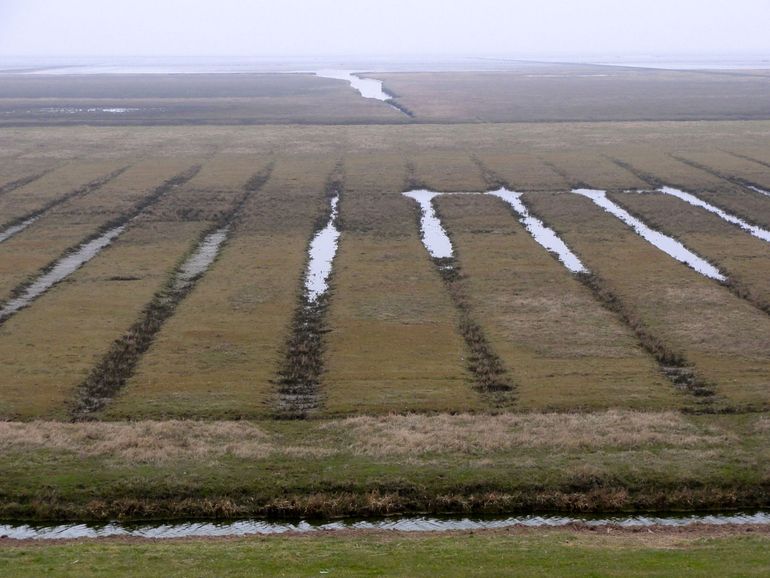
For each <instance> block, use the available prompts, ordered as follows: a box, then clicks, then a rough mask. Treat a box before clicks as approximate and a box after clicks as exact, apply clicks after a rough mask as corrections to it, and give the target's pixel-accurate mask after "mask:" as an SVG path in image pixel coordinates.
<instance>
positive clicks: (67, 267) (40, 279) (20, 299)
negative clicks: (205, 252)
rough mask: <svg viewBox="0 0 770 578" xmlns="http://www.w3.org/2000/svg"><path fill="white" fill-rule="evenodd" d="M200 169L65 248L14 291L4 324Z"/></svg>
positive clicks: (0, 315) (0, 311)
mask: <svg viewBox="0 0 770 578" xmlns="http://www.w3.org/2000/svg"><path fill="white" fill-rule="evenodd" d="M199 170H200V165H196V166H193V167H192V168H190V169H188V170H187V171H185V172H183V173H180V174H179V175H177V176H175V177H173V178H171V179H169V180H168V181H166V182H165V183H164V184H163V185H161V186H160V187H158V188H157V189H155V190H154V191H153V192H152V194H150V195H148V196H147V197H145V198H144V199H142V200H141V201H140V202H139V203H137V204H136V205H135V206H134V207H133V208H132V209H131V210H130V211H129V212H127V213H125V214H123V215H121V216H120V217H118V218H116V219H114V220H113V221H112V222H111V223H108V224H106V225H103V226H102V227H100V230H99V231H98V232H97V233H95V234H93V235H91V236H90V237H89V238H87V239H85V240H83V241H81V242H80V243H79V244H78V245H77V246H75V247H72V248H70V249H68V250H67V251H65V252H64V254H63V255H62V256H61V257H59V258H58V259H56V260H55V261H53V262H52V263H51V264H49V265H48V266H47V267H45V268H44V269H43V271H42V272H41V273H40V275H38V276H37V277H36V278H34V279H33V280H31V281H29V282H26V283H23V284H22V285H20V286H18V287H17V288H16V289H15V290H14V291H13V297H12V298H11V299H10V300H9V301H7V302H6V303H4V304H3V305H2V306H1V307H0V324H2V323H5V322H6V321H7V320H8V318H9V317H11V316H12V315H13V314H15V313H16V312H18V311H19V310H21V309H23V308H24V307H27V306H28V305H30V304H31V303H32V301H34V300H35V299H37V298H38V297H39V296H40V295H42V294H43V293H45V292H46V291H48V290H49V289H50V288H51V287H53V286H54V285H55V284H56V283H59V282H60V281H62V280H64V279H66V278H67V277H68V276H69V275H71V274H72V273H73V272H75V271H76V270H77V269H79V268H80V267H82V266H83V265H84V264H85V263H87V262H88V261H90V260H91V259H93V258H94V257H95V256H96V255H98V254H99V252H101V251H102V250H103V249H104V248H105V247H107V246H108V245H109V244H110V243H112V242H113V241H114V240H115V239H116V238H117V237H118V236H119V235H120V234H122V233H123V231H125V229H126V227H127V226H129V225H130V224H131V222H132V221H134V220H135V219H136V218H137V217H138V216H139V215H140V214H141V213H142V212H143V211H144V210H145V209H147V208H148V207H150V206H151V205H152V204H154V203H156V202H158V201H159V200H160V199H161V198H162V197H163V196H164V195H165V194H166V193H168V191H170V190H172V189H173V188H175V187H178V186H181V185H182V184H184V183H185V182H187V181H189V180H190V179H192V178H193V177H194V176H195V175H196V174H197V173H198V171H199Z"/></svg>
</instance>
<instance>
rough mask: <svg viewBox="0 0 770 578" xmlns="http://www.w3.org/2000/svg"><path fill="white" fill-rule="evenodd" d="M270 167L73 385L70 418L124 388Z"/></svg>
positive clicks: (86, 414)
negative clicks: (126, 328) (133, 320)
mask: <svg viewBox="0 0 770 578" xmlns="http://www.w3.org/2000/svg"><path fill="white" fill-rule="evenodd" d="M271 170H272V166H270V167H268V168H267V169H266V170H264V171H262V172H260V173H258V174H257V175H255V176H254V177H253V178H252V179H250V180H249V182H248V183H247V184H246V185H245V187H244V192H243V194H242V195H241V197H240V199H239V200H238V202H237V203H236V204H235V205H234V206H233V207H232V208H231V209H230V210H229V211H228V212H227V213H226V214H225V215H223V216H222V217H221V219H220V220H219V222H217V223H216V224H215V225H213V226H212V227H210V228H209V229H208V230H207V231H206V232H204V233H203V234H202V235H201V236H200V238H199V239H198V241H197V242H196V243H195V245H194V246H193V247H192V249H191V251H190V252H189V253H188V254H187V255H186V256H185V258H184V259H183V260H182V261H181V262H180V263H179V264H178V265H177V267H176V268H175V270H174V271H173V273H172V274H171V276H170V277H169V280H168V281H167V282H166V283H165V284H164V286H163V287H162V288H161V289H160V290H159V291H158V292H157V293H155V295H154V296H153V298H152V300H151V301H150V303H148V304H147V305H146V306H145V307H144V309H143V311H142V313H141V314H140V316H139V319H138V320H137V321H136V322H135V323H134V324H133V325H132V326H131V327H130V328H129V330H128V331H127V332H126V333H125V334H124V335H123V336H122V337H120V338H119V339H117V340H116V341H115V342H114V343H113V344H112V346H111V347H110V349H109V351H108V352H107V353H106V354H105V355H104V357H103V358H102V359H101V361H99V363H97V365H96V366H95V367H94V368H93V369H92V370H91V372H90V373H89V375H88V376H87V377H86V379H85V380H84V381H83V383H82V384H81V385H80V386H79V387H78V389H77V393H76V396H75V402H74V406H73V408H72V411H71V416H72V418H73V419H74V420H78V421H79V420H87V419H90V418H91V417H92V416H93V415H94V413H95V412H98V411H100V410H102V409H104V407H106V406H107V404H108V403H109V402H110V401H111V400H112V399H113V398H114V397H115V395H116V394H117V393H118V392H119V391H120V390H121V389H122V388H123V387H124V386H125V384H126V382H127V381H128V380H129V379H130V378H131V376H132V375H133V374H134V371H136V368H137V366H138V364H139V362H140V360H141V358H142V355H144V353H146V352H147V350H148V349H149V348H150V346H151V345H152V343H153V341H154V340H155V337H156V336H157V335H158V333H159V332H160V330H161V329H162V328H163V325H164V324H165V323H166V321H168V320H169V319H170V318H171V316H172V315H173V314H174V312H175V311H176V308H177V307H178V306H179V304H180V303H181V302H182V301H183V300H184V298H185V297H186V296H187V295H189V294H190V292H191V291H192V290H193V289H194V288H195V285H196V284H197V282H198V281H199V280H200V279H201V278H202V277H203V276H204V275H205V274H206V272H207V271H208V269H209V268H210V267H211V265H212V263H213V262H214V261H215V260H216V258H217V256H218V255H219V253H220V252H221V250H222V247H223V246H224V244H225V243H226V242H227V240H228V239H229V238H230V234H231V233H232V230H233V228H234V227H235V226H236V224H237V223H236V221H237V219H238V217H239V216H240V214H241V210H242V208H243V206H244V204H245V203H246V202H247V201H248V199H249V198H250V197H251V196H252V195H253V194H254V193H256V192H257V191H259V189H261V188H262V186H264V184H265V182H267V179H268V178H269V176H270V172H271ZM196 172H197V171H196Z"/></svg>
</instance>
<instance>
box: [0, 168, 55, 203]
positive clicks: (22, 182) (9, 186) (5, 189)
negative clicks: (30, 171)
mask: <svg viewBox="0 0 770 578" xmlns="http://www.w3.org/2000/svg"><path fill="white" fill-rule="evenodd" d="M53 171H54V169H48V170H45V171H42V172H39V173H35V174H34V175H29V176H26V177H22V178H20V179H16V180H15V181H11V182H9V183H5V184H4V185H3V186H2V187H0V197H2V196H3V195H5V194H7V193H10V192H12V191H15V190H16V189H20V188H21V187H24V186H26V185H28V184H30V183H34V182H35V181H37V180H39V179H42V178H43V177H44V176H46V175H47V174H49V173H51V172H53Z"/></svg>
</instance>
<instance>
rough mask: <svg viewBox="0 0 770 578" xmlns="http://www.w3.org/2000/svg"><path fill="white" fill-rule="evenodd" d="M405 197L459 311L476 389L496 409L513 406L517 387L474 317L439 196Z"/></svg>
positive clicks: (421, 192) (412, 193)
mask: <svg viewBox="0 0 770 578" xmlns="http://www.w3.org/2000/svg"><path fill="white" fill-rule="evenodd" d="M403 194H404V196H406V197H409V198H411V199H413V200H415V201H416V202H417V203H418V205H419V207H420V212H421V217H420V229H421V232H422V241H423V244H424V245H425V248H426V250H427V251H428V254H429V255H430V257H431V260H432V261H433V263H434V265H435V266H436V269H437V270H438V272H439V275H441V279H442V280H443V281H444V284H445V285H446V288H447V290H448V292H449V295H450V297H451V299H452V302H453V303H454V305H455V308H456V309H457V312H458V315H459V321H458V323H459V329H460V333H461V334H462V336H463V338H464V339H465V343H466V346H467V347H468V350H469V355H468V357H467V360H466V361H467V365H468V369H469V371H470V372H471V375H473V378H474V386H475V387H476V389H477V390H478V391H479V392H480V393H482V394H484V395H486V396H488V397H489V400H490V402H491V403H492V404H493V405H494V406H495V407H505V406H507V405H510V404H512V403H513V402H514V390H515V387H514V385H513V384H512V383H511V381H510V376H509V375H508V371H507V370H506V368H505V366H504V364H503V362H502V360H501V359H500V357H499V356H498V354H497V353H496V352H495V351H494V349H493V347H492V345H491V344H490V343H489V340H488V339H487V337H486V335H485V334H484V330H483V329H482V327H481V325H479V323H478V322H477V321H476V320H475V318H474V315H473V312H472V310H471V309H472V308H471V302H470V300H469V298H468V295H467V293H466V289H465V286H464V285H465V282H464V278H463V275H462V273H461V272H460V268H459V264H458V262H457V260H456V258H455V255H454V249H453V247H452V242H451V240H450V239H449V236H448V235H447V233H446V230H445V229H444V227H443V225H442V224H441V219H440V218H439V217H438V215H437V214H436V209H435V207H434V206H433V199H434V198H435V197H436V196H438V195H439V194H440V193H435V192H433V191H427V190H414V191H408V192H405V193H403Z"/></svg>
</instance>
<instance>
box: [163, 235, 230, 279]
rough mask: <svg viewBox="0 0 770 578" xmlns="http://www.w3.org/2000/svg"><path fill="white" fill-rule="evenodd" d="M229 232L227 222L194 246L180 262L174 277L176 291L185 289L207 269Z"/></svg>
mask: <svg viewBox="0 0 770 578" xmlns="http://www.w3.org/2000/svg"><path fill="white" fill-rule="evenodd" d="M229 232H230V225H229V224H228V225H225V226H223V227H221V228H219V229H217V230H216V231H214V232H213V233H209V234H208V235H206V236H205V237H204V238H203V241H201V242H200V244H199V245H198V246H197V247H196V248H195V251H193V253H192V254H191V255H190V256H189V257H188V258H187V260H186V261H185V262H184V263H182V266H181V267H180V268H179V271H178V272H177V274H176V276H175V277H174V289H175V290H176V291H181V290H183V289H186V288H187V287H188V286H189V285H190V284H191V283H192V282H194V281H195V280H196V279H197V278H198V277H200V276H201V275H203V273H205V272H206V271H207V270H208V268H209V267H210V266H211V264H212V263H213V262H214V259H216V258H217V255H219V250H220V249H221V247H222V243H224V242H225V240H226V239H227V235H228V233H229Z"/></svg>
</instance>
